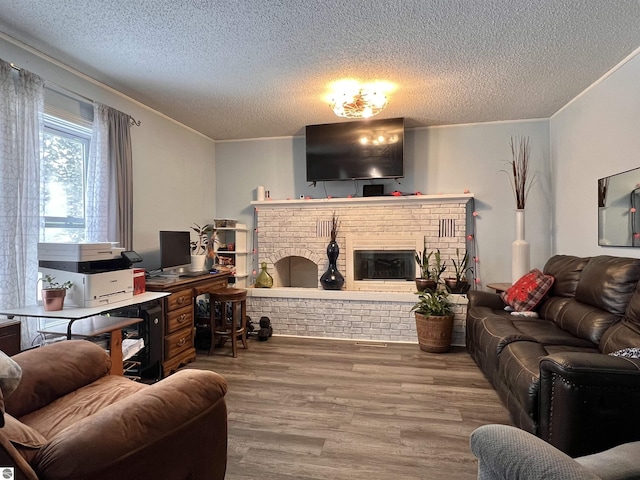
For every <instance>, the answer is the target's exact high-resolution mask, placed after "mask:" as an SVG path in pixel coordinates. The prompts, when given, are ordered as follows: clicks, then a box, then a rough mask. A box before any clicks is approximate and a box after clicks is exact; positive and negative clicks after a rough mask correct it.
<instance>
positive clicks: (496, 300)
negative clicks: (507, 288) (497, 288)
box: [467, 290, 505, 310]
mask: <svg viewBox="0 0 640 480" xmlns="http://www.w3.org/2000/svg"><path fill="white" fill-rule="evenodd" d="M467 295H468V298H469V304H468V305H467V309H471V308H473V307H488V308H490V309H491V310H503V309H504V307H505V303H504V302H503V301H502V298H501V297H500V295H499V294H497V293H493V292H484V291H482V290H471V291H469V293H468V294H467Z"/></svg>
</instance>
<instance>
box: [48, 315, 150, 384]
mask: <svg viewBox="0 0 640 480" xmlns="http://www.w3.org/2000/svg"><path fill="white" fill-rule="evenodd" d="M79 320H80V321H79V322H77V323H75V324H74V328H73V333H72V336H73V337H79V338H91V337H95V336H97V335H100V334H103V333H108V334H109V336H110V341H109V354H110V355H111V375H120V376H122V375H124V368H123V356H122V329H123V328H125V327H128V326H130V325H135V324H136V323H139V322H142V319H141V318H121V317H103V316H97V317H88V318H82V319H79ZM71 323H73V321H71V322H69V325H71ZM68 328H70V327H67V328H65V327H64V326H63V325H54V326H51V327H48V328H45V329H43V330H38V331H39V332H40V333H45V334H52V335H67V338H69V332H68Z"/></svg>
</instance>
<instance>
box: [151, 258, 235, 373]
mask: <svg viewBox="0 0 640 480" xmlns="http://www.w3.org/2000/svg"><path fill="white" fill-rule="evenodd" d="M230 274H231V270H228V269H224V270H220V271H219V272H218V273H206V274H204V275H200V276H198V277H183V278H173V279H166V278H162V279H154V278H150V279H147V282H146V289H147V291H151V292H165V293H169V296H167V297H165V298H163V299H162V301H163V303H164V312H165V324H164V331H163V334H164V349H163V361H162V374H163V376H166V375H169V374H171V373H172V372H174V371H176V370H177V369H178V367H180V366H181V365H185V364H187V363H189V362H192V361H194V360H195V359H196V349H195V343H194V341H195V323H194V319H195V308H194V306H195V299H196V297H198V296H199V295H206V294H210V293H213V292H216V291H219V290H221V289H223V288H227V284H228V280H229V275H230ZM211 315H213V311H212V312H211ZM210 320H211V317H210Z"/></svg>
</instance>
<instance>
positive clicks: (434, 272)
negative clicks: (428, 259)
mask: <svg viewBox="0 0 640 480" xmlns="http://www.w3.org/2000/svg"><path fill="white" fill-rule="evenodd" d="M434 260H435V265H434V266H433V268H432V269H431V278H433V279H434V280H435V281H436V284H438V283H440V277H441V276H442V274H443V273H444V271H445V270H446V269H447V263H446V262H445V261H444V260H443V259H442V256H441V255H440V250H436V251H435V253H434Z"/></svg>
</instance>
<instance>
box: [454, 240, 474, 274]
mask: <svg viewBox="0 0 640 480" xmlns="http://www.w3.org/2000/svg"><path fill="white" fill-rule="evenodd" d="M456 260H457V262H456ZM451 263H453V270H454V271H455V278H456V281H457V282H460V281H463V280H466V279H467V278H466V277H467V272H473V267H470V266H469V252H467V251H466V250H465V252H464V255H463V256H462V257H460V249H459V248H456V258H452V259H451Z"/></svg>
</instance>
